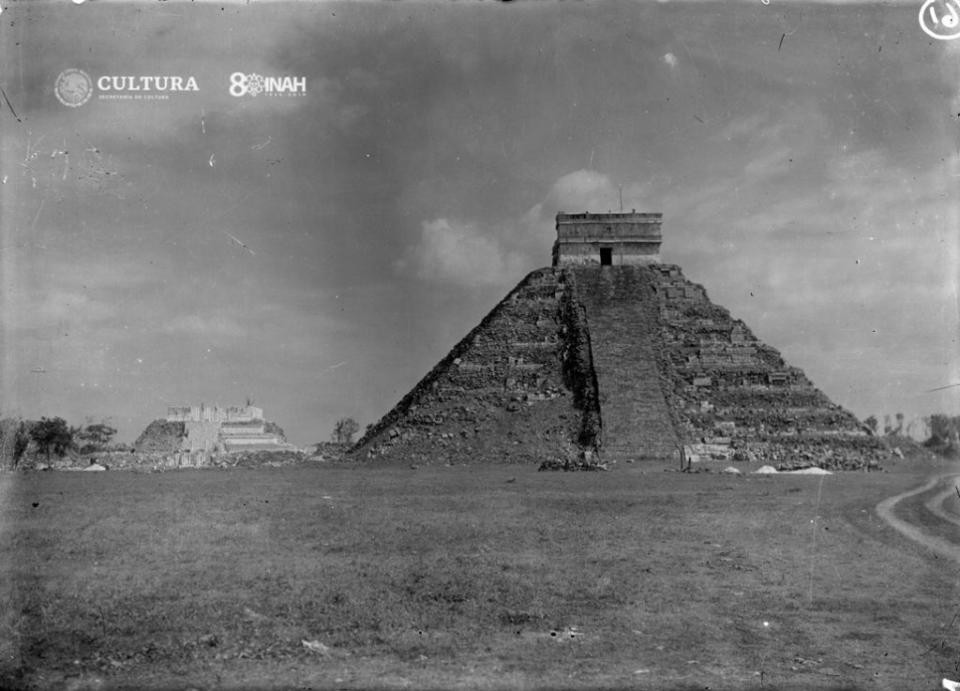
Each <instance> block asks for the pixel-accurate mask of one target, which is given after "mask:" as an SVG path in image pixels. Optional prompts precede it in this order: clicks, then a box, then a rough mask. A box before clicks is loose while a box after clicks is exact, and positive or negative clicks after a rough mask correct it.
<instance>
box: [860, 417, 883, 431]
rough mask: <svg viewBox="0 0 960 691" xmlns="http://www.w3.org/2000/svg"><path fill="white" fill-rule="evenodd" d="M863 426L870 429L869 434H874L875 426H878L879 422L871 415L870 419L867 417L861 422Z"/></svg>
mask: <svg viewBox="0 0 960 691" xmlns="http://www.w3.org/2000/svg"><path fill="white" fill-rule="evenodd" d="M863 424H865V425H866V426H867V427H868V428H869V429H870V431H871V432H873V433H874V434H876V433H877V425H879V424H880V422H879V421H878V420H877V416H876V415H871V416H870V417H868V418H867V419H866V420H864V421H863Z"/></svg>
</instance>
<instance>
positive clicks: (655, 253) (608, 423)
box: [352, 212, 889, 468]
mask: <svg viewBox="0 0 960 691" xmlns="http://www.w3.org/2000/svg"><path fill="white" fill-rule="evenodd" d="M661 221H662V217H661V214H646V213H636V212H631V213H621V214H592V213H584V214H558V215H557V241H556V243H555V245H554V248H553V266H552V267H551V268H545V269H539V270H537V271H534V272H533V273H531V274H529V275H528V276H527V277H526V278H524V279H523V281H521V282H520V284H519V285H518V286H517V287H516V288H515V289H514V290H513V291H511V292H510V294H508V295H507V297H506V298H505V299H504V300H503V301H502V302H501V303H500V304H499V305H497V306H496V307H495V308H494V309H493V311H491V312H490V314H488V315H487V316H486V317H485V318H484V319H483V321H481V323H480V324H479V325H478V326H477V327H476V328H475V329H473V330H472V331H471V332H470V333H469V334H467V336H466V337H465V338H464V339H463V340H462V341H460V342H459V343H458V344H457V345H456V346H454V348H453V350H452V351H451V352H450V354H449V355H447V357H446V358H444V359H443V360H441V361H440V363H439V364H438V365H437V366H436V367H434V369H433V370H432V371H430V372H429V373H428V374H427V375H426V376H425V377H424V378H423V379H422V380H421V381H420V382H419V383H418V384H417V385H416V386H415V387H414V389H413V390H412V391H411V392H410V393H408V394H407V395H406V396H405V397H404V398H403V399H402V400H401V401H400V402H399V403H398V404H397V405H396V406H395V407H394V408H393V409H392V410H391V411H390V412H389V413H387V414H386V415H385V416H384V417H383V418H382V419H381V420H380V421H379V422H378V423H376V424H375V425H372V426H371V427H370V428H369V429H368V431H367V433H366V434H365V435H364V436H363V438H362V439H360V441H359V442H358V443H357V445H356V446H355V447H354V448H353V450H352V453H353V454H355V455H359V456H361V457H363V458H368V459H371V460H375V459H383V460H390V459H392V458H396V459H402V460H404V461H406V460H411V461H414V462H416V463H441V464H442V463H471V462H541V463H542V462H544V461H553V460H556V459H567V460H569V459H577V458H581V457H582V455H583V452H584V451H590V452H593V455H594V456H595V457H597V458H600V459H602V460H604V461H642V460H644V459H661V460H666V459H673V460H675V461H681V460H683V461H684V462H687V463H689V462H698V461H707V460H719V461H731V460H732V461H735V460H756V461H764V462H766V463H776V464H780V465H783V466H787V467H802V466H809V465H817V466H820V467H825V468H865V467H873V466H876V464H877V463H878V461H880V460H882V459H885V458H887V457H888V456H889V453H888V451H887V450H886V447H885V446H884V445H883V444H882V443H881V442H880V441H879V440H878V439H877V438H875V437H873V436H872V435H870V434H868V433H867V432H866V431H865V430H864V429H863V428H862V426H861V425H860V424H859V422H858V421H857V419H856V418H855V417H854V415H853V414H852V413H850V412H849V411H847V410H844V409H843V408H841V407H840V406H838V405H836V404H834V403H832V402H831V401H830V400H829V399H828V398H827V397H826V396H825V395H824V394H823V393H822V392H821V391H819V390H818V389H816V388H815V387H814V386H813V384H812V383H811V382H810V381H809V380H808V379H807V377H806V376H805V375H804V373H803V372H802V371H801V370H799V369H797V368H795V367H791V366H790V365H788V364H787V363H786V362H784V360H783V358H782V357H781V355H780V353H779V352H778V351H777V350H775V349H774V348H772V347H770V346H768V345H766V344H765V343H762V342H760V341H759V340H757V338H756V337H755V336H754V335H753V333H752V332H751V331H750V329H749V328H748V327H747V325H746V324H744V323H743V322H742V321H740V320H738V319H735V318H733V317H732V316H731V315H730V313H729V312H728V311H727V310H726V309H724V308H722V307H720V306H718V305H715V304H713V303H712V302H711V301H710V299H709V297H708V296H707V293H706V291H705V290H704V288H703V286H700V285H697V284H695V283H691V282H690V281H688V280H687V279H686V278H684V276H683V273H682V272H681V270H680V267H679V266H675V265H668V264H661V263H660V254H659V252H660V242H661V231H660V226H661Z"/></svg>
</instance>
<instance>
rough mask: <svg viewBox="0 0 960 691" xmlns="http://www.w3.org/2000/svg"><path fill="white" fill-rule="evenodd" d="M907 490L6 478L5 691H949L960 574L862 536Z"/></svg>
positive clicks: (745, 482)
mask: <svg viewBox="0 0 960 691" xmlns="http://www.w3.org/2000/svg"><path fill="white" fill-rule="evenodd" d="M645 470H646V472H644V471H645ZM512 478H515V481H512V482H511V481H509V480H511V479H512ZM918 480H919V478H918V477H913V476H911V475H910V474H908V473H890V474H871V475H864V474H850V475H839V476H831V477H826V478H823V479H822V480H821V478H817V477H775V478H770V477H740V478H736V477H734V478H731V477H727V476H718V475H712V474H707V475H685V474H684V475H681V474H678V473H673V472H662V470H661V469H655V470H654V469H651V467H650V466H639V465H637V466H620V467H619V468H618V469H617V470H615V471H613V472H610V473H585V474H565V473H537V472H535V470H534V469H533V468H529V467H517V466H506V467H470V468H468V467H456V468H436V469H421V470H416V471H414V470H410V469H397V468H389V469H379V470H375V469H371V468H346V467H330V466H326V467H317V468H287V469H271V470H235V471H230V472H223V471H182V472H174V473H164V474H135V473H101V474H85V473H37V474H29V475H7V476H3V477H2V480H0V482H3V483H4V491H3V494H2V496H4V498H5V501H4V504H3V515H2V516H3V524H2V525H3V540H2V551H0V563H2V564H4V565H5V571H6V572H5V573H4V574H3V575H4V580H5V583H6V584H7V587H9V588H10V591H9V592H8V593H5V595H7V597H6V598H5V608H4V611H3V613H2V618H0V625H2V626H3V640H4V644H3V645H0V654H2V655H3V659H2V661H0V664H2V665H3V674H4V676H3V677H0V682H5V684H6V685H7V686H21V687H28V688H29V687H37V688H51V687H53V688H56V687H64V686H66V687H72V688H82V687H83V686H84V685H87V686H90V687H95V686H98V685H105V686H108V687H110V686H117V687H121V686H126V687H130V686H133V687H137V688H142V687H153V688H188V687H194V688H207V687H210V688H212V687H216V688H235V687H247V688H263V687H298V686H302V687H307V686H311V687H314V688H317V687H364V688H368V687H372V686H373V687H402V686H412V687H415V688H422V687H436V688H451V687H454V686H461V687H471V688H472V687H481V688H519V687H528V688H530V687H544V688H560V687H569V688H621V687H630V688H651V689H664V688H666V689H693V688H703V687H704V686H709V688H712V689H718V688H730V689H742V688H761V687H763V688H782V689H788V688H823V689H843V688H846V689H855V688H864V689H867V688H869V689H878V688H881V689H883V688H888V689H904V688H936V686H937V684H939V679H940V677H942V676H947V677H951V678H956V676H957V675H958V673H960V672H958V664H960V645H958V632H960V625H958V620H960V597H958V582H957V567H956V565H955V564H953V565H950V564H945V563H941V561H939V560H936V559H934V558H932V557H931V556H930V555H928V554H926V553H925V552H923V550H921V549H920V548H916V547H913V546H911V545H910V544H909V543H907V542H906V541H905V540H903V539H901V538H900V537H899V536H897V535H896V534H895V533H893V531H891V530H889V529H887V528H886V527H884V526H883V525H882V524H880V523H879V521H878V519H876V517H875V515H874V514H873V513H872V507H873V506H874V505H875V504H876V502H877V501H879V500H880V499H881V498H883V497H884V496H887V495H891V494H895V493H897V492H899V491H901V490H903V489H906V488H907V487H909V486H911V485H912V484H916V482H917V481H918ZM945 508H947V509H948V510H951V509H950V507H945ZM910 510H912V509H910ZM571 631H572V632H573V633H574V637H571V635H570V633H571ZM303 640H311V641H312V640H318V641H320V642H322V643H323V644H324V645H325V646H327V647H328V649H327V650H326V651H325V652H322V651H321V652H313V651H310V650H308V649H307V648H305V647H304V646H303V645H302V641H303Z"/></svg>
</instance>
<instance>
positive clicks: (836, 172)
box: [0, 0, 960, 444]
mask: <svg viewBox="0 0 960 691" xmlns="http://www.w3.org/2000/svg"><path fill="white" fill-rule="evenodd" d="M937 1H938V2H942V1H943V0H937ZM0 5H3V8H4V12H3V13H2V19H0V21H2V29H0V32H2V33H0V37H2V51H3V53H2V68H0V69H2V79H0V85H2V87H3V90H4V93H5V95H6V99H7V100H8V101H9V105H8V103H7V102H6V101H4V102H2V103H0V127H2V130H0V132H2V142H0V145H2V148H0V166H2V180H3V184H2V186H0V193H2V196H0V203H2V205H0V221H2V224H0V245H2V247H0V280H2V286H0V287H2V304H0V308H2V315H0V316H2V320H0V339H2V361H0V376H2V381H0V386H2V396H0V415H11V414H19V415H23V416H26V417H39V416H40V415H48V416H49V415H60V416H63V417H65V418H67V419H68V420H69V421H70V422H72V423H74V424H79V423H81V422H83V421H84V419H85V418H86V417H87V416H91V417H92V418H93V419H101V418H110V419H112V420H113V421H114V423H115V424H116V425H117V426H118V427H119V428H120V430H121V435H120V436H121V439H124V440H128V441H132V440H133V438H135V437H136V435H137V434H138V433H139V431H140V430H141V429H142V428H143V427H144V426H145V425H146V424H147V423H148V422H149V421H150V420H152V419H154V418H157V417H162V416H163V415H164V414H165V411H166V407H167V406H168V405H180V404H189V403H200V402H207V403H214V402H219V403H221V404H232V403H242V402H243V401H244V400H245V399H246V398H247V397H251V398H253V399H254V401H256V402H257V403H258V404H259V405H261V406H262V407H263V408H265V410H266V412H267V417H268V418H271V419H274V420H276V421H277V422H278V423H279V424H280V425H281V426H283V427H284V428H285V429H286V430H287V432H288V436H289V437H290V438H291V440H292V441H294V442H296V443H300V444H306V443H309V442H313V441H317V440H320V439H326V438H327V437H328V436H329V433H330V430H331V428H332V426H333V423H334V421H335V420H336V419H337V418H338V417H341V416H346V415H349V416H353V417H355V418H356V419H357V420H358V421H359V422H360V423H361V425H365V424H367V423H370V422H373V421H375V420H376V419H377V418H378V417H379V416H380V415H382V414H383V413H385V412H386V411H387V410H388V409H389V408H390V407H391V406H392V405H393V404H394V403H396V401H397V400H399V398H400V397H401V396H402V395H403V394H404V393H405V392H406V391H407V390H408V389H409V388H410V387H411V386H412V385H413V384H415V383H416V381H417V380H418V379H419V378H420V377H421V376H422V375H423V374H424V373H425V372H426V371H427V370H428V369H429V368H430V367H431V366H432V365H433V364H435V362H436V361H437V360H438V359H439V358H441V357H442V356H443V355H444V354H445V353H446V352H447V350H448V349H449V348H450V346H452V345H453V344H454V343H455V342H456V341H457V340H458V339H459V338H461V337H462V336H463V335H464V334H465V333H466V332H467V331H468V330H469V329H470V328H471V327H472V326H473V325H475V324H476V323H477V322H478V321H479V319H480V318H482V317H483V315H484V314H486V313H487V312H488V311H489V310H490V309H491V308H492V307H493V306H494V305H495V304H496V302H497V301H498V300H499V299H501V298H502V297H503V296H504V295H505V294H506V293H507V291H509V290H510V289H511V288H512V287H513V286H514V285H516V283H518V282H519V281H520V280H521V279H522V278H523V276H524V275H525V274H526V273H527V272H528V271H530V270H533V269H535V268H538V267H541V266H545V265H547V264H549V260H550V246H551V242H552V237H553V234H554V230H553V217H554V215H555V214H556V212H557V211H558V210H566V211H583V210H591V211H607V210H617V209H618V208H619V198H618V195H619V190H620V189H621V188H622V193H623V203H624V206H625V208H628V209H629V208H636V209H638V210H643V211H662V212H663V213H664V226H663V232H664V246H663V257H664V260H665V261H669V262H675V263H678V264H680V265H681V266H682V267H683V269H684V271H685V273H686V275H687V276H688V277H689V278H690V279H692V280H694V281H697V282H699V283H702V284H704V285H705V286H706V288H707V290H708V292H709V294H710V296H711V298H712V299H713V300H715V301H716V302H718V303H720V304H722V305H724V306H725V307H727V308H728V309H730V310H731V312H733V314H734V315H735V316H737V317H739V318H742V319H744V320H745V321H746V322H747V324H748V325H750V327H751V328H752V329H753V330H754V332H755V333H756V334H757V335H758V336H759V337H760V338H762V339H764V340H766V341H767V342H769V343H770V344H771V345H773V346H775V347H777V348H779V349H780V350H781V351H782V352H783V354H784V356H785V357H786V358H787V359H788V361H790V362H791V364H794V365H796V366H799V367H802V368H803V369H805V371H806V372H807V374H808V375H809V376H810V377H811V378H812V379H813V381H814V382H815V383H816V384H817V385H818V386H819V387H820V388H821V389H823V390H824V391H825V392H826V393H827V394H828V395H829V396H831V397H832V398H833V399H834V400H835V401H836V402H838V403H841V404H843V405H845V406H847V407H849V408H850V409H851V410H853V412H855V413H856V414H857V415H859V416H861V417H864V416H866V415H868V414H870V413H876V414H882V413H884V412H886V413H894V412H897V411H903V412H904V413H906V414H907V415H908V416H910V415H917V414H925V413H930V412H934V411H946V412H950V413H952V414H960V388H957V387H954V388H952V389H946V390H944V391H941V392H933V393H929V392H928V390H929V389H934V388H936V387H941V386H946V385H948V384H952V383H955V382H960V372H958V358H957V353H958V340H957V339H958V301H957V266H958V264H957V258H958V235H957V228H958V217H960V214H958V206H957V203H958V197H957V188H958V184H960V165H958V157H960V97H958V89H960V69H958V67H960V62H958V61H960V50H958V46H957V45H955V43H960V41H957V42H951V41H941V40H935V39H933V38H931V37H929V36H927V35H926V34H925V33H924V32H923V31H922V30H921V27H920V25H919V22H918V10H919V8H920V5H921V3H920V2H904V3H901V4H889V3H884V4H879V3H877V4H870V3H856V4H846V5H844V4H803V3H794V2H791V3H789V4H788V3H786V2H783V1H782V0H781V1H779V2H778V0H770V2H769V3H766V4H764V3H763V2H761V0H756V1H755V2H753V1H750V2H723V3H721V2H712V3H703V4H697V3H689V2H666V3H656V2H616V1H612V0H611V1H607V2H603V1H596V2H584V3H573V2H536V3H534V2H529V3H519V4H511V5H500V4H494V3H490V2H470V3H466V2H452V1H451V2H444V3H441V2H398V3H352V4H339V3H329V2H320V3H296V4H279V3H271V4H269V5H267V4H264V3H257V2H253V3H249V4H231V3H228V4H222V3H219V2H218V3H216V4H209V3H183V2H174V1H170V2H162V3H156V2H153V3H149V4H148V3H133V2H128V3H116V2H113V3H111V2H102V1H101V0H90V1H89V2H87V3H85V4H83V5H79V6H78V5H74V4H72V3H68V2H59V1H58V2H55V3H54V2H49V3H47V2H31V3H26V2H16V1H11V2H6V3H0ZM940 9H941V12H942V11H943V9H944V8H940ZM70 68H75V69H81V70H83V71H85V72H86V73H87V74H89V75H90V76H91V77H92V79H93V80H94V81H96V80H97V79H98V78H99V77H100V76H104V75H106V76H114V75H116V76H125V75H130V76H137V77H139V76H145V75H147V76H149V75H178V76H181V77H183V78H184V79H186V78H187V77H189V76H192V77H194V78H195V81H196V82H197V86H198V91H196V92H178V93H168V94H167V95H168V96H169V98H168V99H166V100H108V99H101V98H99V96H100V95H102V94H103V92H97V93H95V94H94V95H93V97H92V98H91V100H90V101H89V102H87V103H85V104H84V105H81V106H78V107H67V106H65V105H63V104H61V103H60V102H59V100H58V99H57V97H56V96H55V93H54V84H55V81H56V79H57V76H58V75H59V74H60V73H61V72H62V71H63V70H66V69H70ZM235 72H242V73H244V74H249V73H254V72H255V73H258V74H262V75H266V76H276V77H283V76H297V77H300V76H302V77H305V78H306V90H305V93H304V94H302V95H300V96H288V95H275V96H267V95H266V94H261V95H259V96H257V97H252V96H249V95H245V96H242V97H234V96H232V95H231V94H230V92H229V88H230V83H231V82H230V75H231V74H232V73H235ZM11 107H12V109H13V110H12V111H11ZM14 112H15V115H14Z"/></svg>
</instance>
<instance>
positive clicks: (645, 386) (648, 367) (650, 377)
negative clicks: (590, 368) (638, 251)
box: [571, 266, 679, 460]
mask: <svg viewBox="0 0 960 691" xmlns="http://www.w3.org/2000/svg"><path fill="white" fill-rule="evenodd" d="M571 271H573V273H574V276H575V283H576V290H577V297H578V299H579V300H580V302H581V303H582V304H583V305H584V307H585V308H586V312H587V323H588V326H589V329H590V341H591V344H592V351H593V365H594V369H595V371H596V375H597V381H598V384H599V391H600V415H601V419H602V422H603V446H602V453H603V456H604V458H605V459H608V460H627V459H642V458H668V457H671V456H673V455H674V454H676V453H677V449H678V446H679V442H678V440H677V435H676V432H675V430H674V427H673V423H672V421H671V417H670V411H669V409H668V407H667V402H666V400H665V398H664V395H663V390H662V388H661V384H660V374H659V371H658V367H657V361H658V348H659V347H660V325H659V306H658V302H657V297H656V294H655V289H654V284H653V277H652V276H651V274H650V273H649V272H650V270H649V269H648V268H646V267H643V266H603V267H584V268H579V267H578V268H575V269H571Z"/></svg>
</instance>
